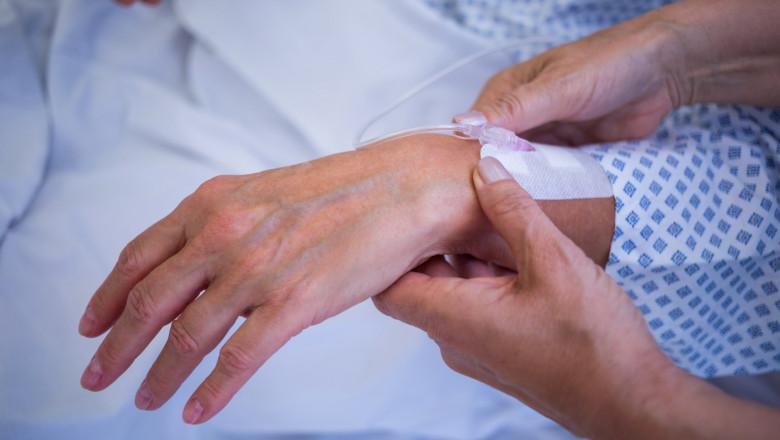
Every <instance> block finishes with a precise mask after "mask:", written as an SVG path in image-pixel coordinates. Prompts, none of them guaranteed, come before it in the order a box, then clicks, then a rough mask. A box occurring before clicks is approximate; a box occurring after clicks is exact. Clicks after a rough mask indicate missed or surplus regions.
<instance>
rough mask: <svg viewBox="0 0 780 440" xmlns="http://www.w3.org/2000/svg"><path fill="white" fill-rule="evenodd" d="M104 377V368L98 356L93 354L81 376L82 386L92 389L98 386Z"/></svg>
mask: <svg viewBox="0 0 780 440" xmlns="http://www.w3.org/2000/svg"><path fill="white" fill-rule="evenodd" d="M102 377H103V368H102V367H101V366H100V362H98V360H97V356H93V357H92V360H91V361H89V365H87V369H86V370H84V374H83V375H82V376H81V386H82V387H84V388H87V389H92V388H94V387H95V386H97V384H98V382H100V379H101V378H102Z"/></svg>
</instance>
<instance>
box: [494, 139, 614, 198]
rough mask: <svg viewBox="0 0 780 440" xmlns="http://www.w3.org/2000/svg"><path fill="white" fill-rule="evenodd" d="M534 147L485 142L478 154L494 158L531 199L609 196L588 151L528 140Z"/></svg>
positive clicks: (603, 176) (609, 188)
mask: <svg viewBox="0 0 780 440" xmlns="http://www.w3.org/2000/svg"><path fill="white" fill-rule="evenodd" d="M532 145H533V147H534V150H535V151H512V150H508V149H505V148H499V147H497V146H495V145H492V144H486V145H484V146H483V147H482V150H481V151H480V156H481V157H486V156H492V157H495V158H496V159H498V160H499V161H500V162H501V163H502V164H503V165H504V167H505V168H506V169H507V170H508V171H509V172H510V173H511V174H512V177H514V179H515V180H516V181H517V183H519V184H520V186H522V187H523V188H524V189H525V190H526V191H528V193H529V194H531V196H532V197H533V198H534V199H539V200H564V199H590V198H601V197H612V185H611V184H610V182H609V179H607V176H606V174H605V173H604V169H603V168H602V167H601V165H599V163H598V162H597V161H596V159H594V158H593V157H591V156H590V155H589V154H588V153H585V152H583V151H580V150H578V149H575V148H569V147H556V146H552V145H543V144H536V143H532Z"/></svg>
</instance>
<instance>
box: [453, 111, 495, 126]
mask: <svg viewBox="0 0 780 440" xmlns="http://www.w3.org/2000/svg"><path fill="white" fill-rule="evenodd" d="M452 120H453V121H454V122H455V123H456V124H463V125H472V126H475V127H481V126H483V125H485V124H487V118H485V115H483V114H482V113H480V112H466V113H461V114H459V115H455V116H454V117H453V118H452Z"/></svg>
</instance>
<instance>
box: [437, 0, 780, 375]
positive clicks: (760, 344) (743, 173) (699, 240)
mask: <svg viewBox="0 0 780 440" xmlns="http://www.w3.org/2000/svg"><path fill="white" fill-rule="evenodd" d="M426 3H427V4H428V5H429V6H430V7H432V8H434V9H436V10H437V11H439V12H440V13H442V14H444V15H445V16H447V17H449V18H451V19H453V20H454V21H456V22H457V23H458V24H460V25H461V26H463V27H464V28H466V29H468V30H470V31H472V32H474V33H476V34H478V35H480V36H482V37H485V38H488V39H493V40H496V42H499V41H505V40H509V39H517V38H523V37H527V36H534V35H548V36H557V37H561V38H563V39H565V40H574V39H578V38H581V37H583V36H585V35H588V34H590V33H592V32H595V31H596V30H598V29H601V28H603V27H606V26H611V25H613V24H615V23H618V22H621V21H624V20H627V19H630V18H633V17H635V16H637V15H639V14H642V13H644V12H647V11H648V10H650V9H654V8H656V7H659V6H662V5H664V4H667V3H671V2H669V1H638V0H585V1H574V0H503V1H502V0H426ZM544 49H545V48H544V47H534V48H522V49H519V50H518V56H519V57H520V58H521V59H525V58H528V57H530V56H533V55H535V54H536V53H538V52H540V51H542V50H544ZM480 86H481V85H480ZM583 148H585V149H587V151H589V152H590V153H591V155H592V156H593V157H594V158H595V159H596V160H598V161H599V163H601V165H602V166H603V167H604V170H605V172H606V173H607V176H608V177H609V179H610V181H611V182H612V184H613V190H614V194H615V202H616V217H615V223H616V227H615V232H614V238H613V243H612V248H611V252H610V256H609V262H608V265H607V273H609V274H610V276H612V277H613V278H614V279H615V280H616V281H617V282H618V283H619V284H620V285H621V286H622V287H623V289H624V290H625V291H626V294H627V295H629V297H630V298H631V299H632V300H633V302H634V303H635V304H636V306H637V307H638V308H639V310H640V311H641V312H642V314H643V316H644V318H645V320H646V321H647V323H648V326H649V328H650V330H651V332H652V333H653V335H654V337H655V339H656V341H657V342H658V344H659V345H660V346H661V348H662V349H663V350H664V351H665V352H666V353H667V354H668V355H669V357H670V358H672V359H673V360H674V361H675V362H676V363H677V364H678V365H680V366H681V367H683V368H685V369H686V370H688V371H690V372H692V373H693V374H696V375H698V376H702V377H711V376H720V375H732V374H756V373H765V372H769V371H773V370H780V293H778V289H779V288H780V234H778V229H780V197H779V196H778V194H780V109H764V108H755V107H747V106H728V105H696V106H690V107H685V108H682V109H679V110H677V111H675V112H674V113H673V114H672V115H670V116H669V117H668V118H666V119H665V120H664V121H663V122H662V124H661V126H660V127H659V129H658V130H657V131H656V132H655V133H654V134H653V135H652V136H650V137H648V138H646V139H644V140H640V141H629V142H616V143H610V144H602V145H591V146H586V147H583Z"/></svg>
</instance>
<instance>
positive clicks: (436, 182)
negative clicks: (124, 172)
mask: <svg viewBox="0 0 780 440" xmlns="http://www.w3.org/2000/svg"><path fill="white" fill-rule="evenodd" d="M478 147H479V146H478V145H477V144H475V143H473V142H464V141H461V140H456V139H453V138H450V137H446V136H429V137H419V138H409V139H406V140H405V141H404V142H403V143H402V144H395V145H393V144H386V145H383V146H378V147H374V148H368V149H363V150H360V151H355V152H349V153H344V154H338V155H334V156H329V157H325V158H322V159H319V160H316V161H313V162H309V163H304V164H300V165H296V166H292V167H287V168H281V169H276V170H271V171H266V172H262V173H258V174H253V175H247V176H222V177H217V178H215V179H212V180H210V181H208V182H206V183H205V184H203V185H202V186H201V187H200V188H199V189H198V190H197V191H195V193H194V194H192V195H191V196H189V197H188V198H186V199H185V200H184V201H183V202H182V203H181V204H180V205H179V206H178V207H177V208H176V209H175V210H174V211H173V212H172V213H171V214H170V215H168V216H167V217H165V218H164V219H162V220H161V221H160V222H158V223H157V224H155V225H153V226H152V227H150V228H149V229H148V230H146V231H145V232H143V233H142V234H141V235H140V236H138V237H137V238H136V239H134V240H133V241H132V242H131V243H129V244H128V245H127V247H126V248H125V249H124V250H123V252H122V253H121V255H120V257H119V261H118V263H117V264H116V267H115V268H114V269H113V271H112V272H111V273H110V274H109V276H108V278H107V279H106V280H105V282H104V283H103V284H102V286H100V288H99V289H98V290H97V292H96V293H95V295H94V296H93V298H92V299H91V301H90V305H89V307H88V311H87V312H86V313H85V317H84V318H83V319H82V321H81V323H80V324H79V331H80V332H81V333H82V334H83V335H85V336H93V337H94V336H97V335H99V334H101V333H102V332H104V331H105V330H107V329H108V328H111V331H110V332H109V334H108V335H107V336H106V337H105V339H104V340H103V343H102V344H101V346H100V348H99V349H98V351H97V353H96V355H95V358H94V359H93V361H92V362H91V363H90V367H88V368H87V370H86V371H85V373H84V375H83V377H82V385H83V386H84V387H86V388H88V389H90V390H100V389H103V388H105V387H107V386H108V385H109V384H111V383H112V382H113V381H114V380H115V379H116V378H117V377H118V376H120V375H121V374H122V373H123V372H124V371H125V369H127V368H128V366H129V365H130V364H131V362H132V361H133V360H134V359H135V358H136V357H137V356H138V355H139V354H140V353H141V352H142V351H143V350H144V349H145V347H146V346H147V344H148V343H149V342H150V341H151V339H152V338H153V337H154V336H155V335H156V334H157V333H158V332H159V331H160V329H161V328H162V327H163V326H164V325H166V324H168V323H170V322H173V324H172V326H171V330H170V337H169V339H168V342H167V343H166V345H165V347H164V348H163V351H162V353H161V354H160V356H159V357H158V359H157V360H156V362H155V364H154V365H153V367H152V368H151V370H150V371H149V374H148V376H147V378H146V381H145V383H144V384H143V385H142V387H141V389H140V391H139V393H138V396H137V399H136V403H137V405H138V406H139V407H140V408H145V409H155V408H157V407H159V406H160V405H162V404H163V403H164V402H165V401H166V400H167V399H168V398H170V397H171V395H172V394H173V393H174V392H175V391H176V389H177V388H178V387H179V385H180V384H181V383H182V381H183V380H184V379H185V378H186V377H187V376H188V375H189V374H190V372H191V371H192V370H193V369H194V368H195V366H196V365H197V364H198V363H199V362H200V361H201V360H202V358H203V357H204V356H205V355H206V354H207V353H209V352H210V351H211V350H213V349H214V348H215V347H217V345H218V344H219V342H220V341H221V340H222V339H223V338H224V336H225V334H226V332H227V331H228V330H229V329H230V328H231V326H232V325H233V324H234V322H235V321H236V319H237V318H238V317H239V316H245V317H246V321H245V322H244V323H243V324H242V325H241V327H240V328H239V329H238V331H237V332H236V333H235V334H234V335H233V336H232V337H231V338H230V339H229V340H228V341H227V342H226V343H225V344H224V345H223V346H222V348H221V350H220V356H219V359H218V363H217V365H216V367H215V368H214V370H213V372H212V373H211V375H210V376H209V377H208V378H207V379H206V380H205V382H204V383H203V384H202V385H201V386H200V388H198V390H197V391H195V393H194V396H193V398H192V400H190V402H189V403H188V405H187V410H186V411H185V415H184V418H185V420H186V421H188V422H202V421H205V420H207V419H208V418H209V417H211V416H213V415H214V414H215V413H216V412H218V411H219V410H220V409H221V408H222V407H224V406H225V404H227V402H228V400H229V399H230V398H231V397H232V395H233V394H234V393H235V392H236V391H237V390H238V389H239V388H240V387H241V386H242V385H243V383H244V382H245V381H246V380H247V379H249V377H250V376H251V375H252V374H253V373H254V372H255V370H256V369H257V368H258V367H259V366H260V365H262V364H263V363H264V362H265V360H266V359H268V357H269V356H271V354H273V353H274V352H275V351H276V350H277V349H278V348H279V347H281V346H282V345H283V344H284V343H285V342H286V341H287V340H288V339H289V338H291V337H292V336H294V335H296V334H297V333H299V332H300V331H301V330H303V329H304V328H306V327H308V326H310V325H313V324H316V323H319V322H321V321H323V320H324V319H326V318H328V317H331V316H333V315H335V314H337V313H339V312H341V311H343V310H345V309H347V308H348V307H350V306H352V305H355V304H357V303H359V302H361V301H363V300H365V299H368V298H369V297H371V296H372V295H374V294H376V293H378V292H381V291H382V290H383V289H385V288H387V287H388V286H389V285H390V284H392V282H393V281H395V280H396V279H397V278H398V277H400V276H401V275H402V274H403V273H405V272H407V271H409V270H410V269H412V268H413V267H415V266H416V265H418V264H420V263H421V262H422V261H424V260H425V259H426V258H428V257H429V256H431V255H433V254H438V253H444V252H449V251H451V250H455V249H456V248H457V247H458V246H457V245H456V244H454V243H453V240H452V238H451V237H464V236H469V235H472V236H476V235H475V234H477V233H478V232H479V231H477V230H476V229H475V226H478V224H479V222H480V221H479V219H480V218H481V216H482V214H481V212H480V211H479V208H478V206H477V205H476V204H475V202H474V200H475V199H474V196H473V189H472V187H471V182H470V177H469V176H470V168H471V167H473V164H474V163H476V162H477V160H478ZM426 158H428V160H426ZM431 158H435V160H432V159H431ZM483 229H484V228H483ZM464 250H465V249H464ZM204 290H205V291H204ZM201 291H204V293H203V294H202V295H200V296H199V293H200V292H201Z"/></svg>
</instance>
